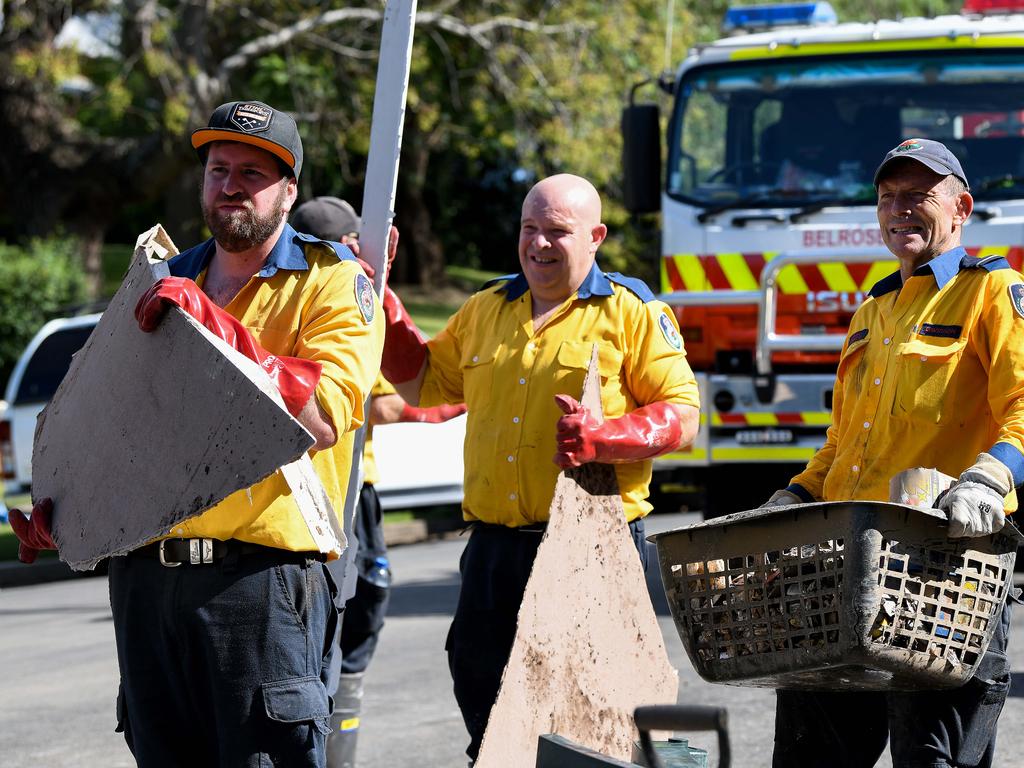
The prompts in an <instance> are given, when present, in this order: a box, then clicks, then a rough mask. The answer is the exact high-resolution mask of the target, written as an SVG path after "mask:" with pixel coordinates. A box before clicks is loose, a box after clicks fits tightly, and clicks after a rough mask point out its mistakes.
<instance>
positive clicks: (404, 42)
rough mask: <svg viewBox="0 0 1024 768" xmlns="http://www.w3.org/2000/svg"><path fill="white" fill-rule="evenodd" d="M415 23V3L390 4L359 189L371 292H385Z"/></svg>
mask: <svg viewBox="0 0 1024 768" xmlns="http://www.w3.org/2000/svg"><path fill="white" fill-rule="evenodd" d="M415 21H416V0H388V2H387V5H386V6H385V7H384V25H383V30H382V32H381V40H380V57H379V59H378V61H377V90H376V92H375V93H374V97H373V122H372V123H371V125H370V154H369V157H368V159H367V162H366V184H365V185H364V186H363V210H362V228H361V229H360V232H359V249H360V255H361V256H362V258H363V259H365V260H366V261H367V262H368V263H369V264H370V266H372V267H373V268H374V269H375V270H376V275H374V278H373V287H374V288H375V289H376V291H377V294H378V295H380V294H381V292H382V291H383V290H384V280H383V278H384V270H383V269H382V268H381V267H382V266H383V265H384V260H385V258H386V251H387V242H388V228H389V227H390V226H391V220H392V219H393V218H394V216H395V211H394V205H395V187H396V185H397V182H398V158H399V154H400V153H401V150H402V125H403V122H404V120H405V99H406V94H407V92H408V90H409V63H410V61H411V60H412V34H413V27H414V25H415Z"/></svg>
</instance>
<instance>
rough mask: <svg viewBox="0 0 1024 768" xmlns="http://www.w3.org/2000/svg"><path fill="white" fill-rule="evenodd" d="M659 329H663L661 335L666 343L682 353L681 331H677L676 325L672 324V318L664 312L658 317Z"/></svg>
mask: <svg viewBox="0 0 1024 768" xmlns="http://www.w3.org/2000/svg"><path fill="white" fill-rule="evenodd" d="M658 327H659V328H661V335H662V336H664V337H665V341H667V342H668V343H669V345H670V346H671V347H672V349H675V350H679V351H681V350H682V348H683V339H682V337H681V336H680V335H679V331H677V330H676V324H675V323H673V322H672V318H671V317H669V316H668V313H667V312H662V313H661V314H660V315H659V316H658Z"/></svg>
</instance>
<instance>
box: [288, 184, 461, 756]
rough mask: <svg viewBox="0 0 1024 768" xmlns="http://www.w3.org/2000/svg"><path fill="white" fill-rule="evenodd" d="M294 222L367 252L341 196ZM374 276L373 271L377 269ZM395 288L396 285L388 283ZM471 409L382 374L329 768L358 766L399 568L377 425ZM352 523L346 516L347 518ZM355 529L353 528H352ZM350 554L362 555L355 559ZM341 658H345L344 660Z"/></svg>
mask: <svg viewBox="0 0 1024 768" xmlns="http://www.w3.org/2000/svg"><path fill="white" fill-rule="evenodd" d="M291 224H292V226H293V227H294V228H295V229H296V230H298V231H299V232H307V233H309V234H311V235H314V236H316V237H318V238H320V239H321V240H329V241H330V240H333V241H337V242H340V243H342V244H343V245H346V246H348V247H349V248H351V249H352V250H353V251H354V252H355V253H356V254H358V253H359V242H358V240H359V229H360V226H361V224H362V222H361V221H360V218H359V216H358V215H357V214H356V212H355V209H354V208H352V206H351V205H349V204H348V203H347V202H346V201H345V200H341V199H339V198H337V197H327V196H324V197H316V198H314V199H312V200H309V201H308V202H305V203H303V204H302V205H300V206H299V207H298V208H296V209H295V212H294V213H293V214H292V219H291ZM392 231H393V232H395V233H396V234H395V235H394V236H392V237H390V238H389V241H388V251H389V253H388V262H389V263H390V262H391V261H393V260H394V257H395V250H396V248H397V247H398V238H397V230H395V229H393V230H392ZM370 276H371V277H372V275H370ZM386 290H388V291H390V288H388V289H386ZM465 412H466V406H465V405H464V404H461V403H460V404H459V405H439V406H436V407H434V408H417V407H415V406H411V405H409V404H408V403H407V402H405V400H403V399H402V398H401V396H400V395H398V394H397V393H396V392H395V388H394V387H393V386H391V384H390V383H389V382H388V380H387V379H385V378H384V376H382V375H378V376H377V380H376V382H374V385H373V389H372V390H371V392H370V413H369V426H368V429H367V430H366V442H365V444H364V446H363V467H362V468H363V483H362V486H361V489H360V491H359V499H358V500H357V501H356V506H355V514H354V523H353V524H354V529H355V530H354V536H353V537H352V538H354V539H355V541H353V540H352V538H350V539H349V548H348V551H347V552H346V553H345V555H346V556H345V557H342V558H340V559H338V560H333V561H331V563H330V564H329V565H328V568H329V569H330V571H331V573H332V574H333V575H334V578H335V581H336V582H338V583H339V584H345V585H346V587H347V585H349V584H351V585H352V587H351V589H348V588H345V589H344V591H339V593H338V596H337V600H336V604H337V607H338V610H339V611H341V612H342V614H341V615H342V622H341V633H340V635H339V636H338V648H339V650H340V652H341V653H340V654H335V656H334V660H335V664H334V665H333V666H334V667H337V668H336V669H332V671H331V672H330V673H329V675H328V683H327V692H328V693H329V694H330V695H331V696H332V697H334V714H333V715H332V716H331V733H330V734H329V735H328V737H327V768H352V767H353V766H355V764H356V741H357V739H358V735H359V725H360V717H359V713H360V711H361V709H362V699H363V676H364V675H365V673H366V669H367V667H368V666H369V664H370V659H371V658H373V652H374V650H376V648H377V639H378V637H379V636H380V631H381V629H382V628H383V626H384V615H385V613H386V611H387V603H388V594H389V586H390V581H391V572H390V567H389V564H388V551H387V545H386V544H385V541H384V530H383V527H382V525H381V506H380V498H379V497H378V496H377V490H376V488H375V487H374V486H375V485H376V483H377V482H378V481H379V480H380V474H379V472H378V470H377V463H376V461H375V460H374V455H373V427H374V426H375V425H378V424H395V423H399V422H421V423H430V424H438V423H441V422H445V421H448V420H450V419H453V418H455V417H456V416H459V415H461V414H463V413H465ZM347 522H348V521H347V520H346V523H347ZM347 533H348V529H346V534H347ZM349 553H353V555H354V557H352V558H349V557H348V555H349ZM347 562H354V566H355V572H356V574H357V576H356V578H345V571H346V563H347ZM339 656H340V658H339Z"/></svg>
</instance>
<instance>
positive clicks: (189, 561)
mask: <svg viewBox="0 0 1024 768" xmlns="http://www.w3.org/2000/svg"><path fill="white" fill-rule="evenodd" d="M129 554H130V555H138V556H140V557H150V558H154V559H156V560H159V561H160V564H161V565H165V566H167V567H168V568H176V567H178V566H179V565H210V564H212V563H216V562H219V561H220V560H223V559H224V558H225V557H227V556H228V555H234V556H236V557H252V556H259V557H265V558H268V559H273V560H276V561H278V562H299V561H302V560H319V561H320V562H324V561H325V560H326V559H327V556H326V555H325V554H323V553H322V552H291V551H289V550H287V549H278V548H277V547H265V546H263V545H262V544H250V543H249V542H247V541H238V540H237V539H228V540H227V541H221V540H220V539H161V540H160V541H154V542H153V543H152V544H147V545H146V546H144V547H139V548H138V549H134V550H132V551H131V552H130V553H129Z"/></svg>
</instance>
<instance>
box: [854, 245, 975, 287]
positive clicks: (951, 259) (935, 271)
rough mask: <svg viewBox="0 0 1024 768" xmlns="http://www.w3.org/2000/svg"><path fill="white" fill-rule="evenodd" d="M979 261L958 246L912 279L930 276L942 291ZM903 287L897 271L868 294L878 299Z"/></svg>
mask: <svg viewBox="0 0 1024 768" xmlns="http://www.w3.org/2000/svg"><path fill="white" fill-rule="evenodd" d="M978 261H979V260H978V259H977V258H975V257H973V256H968V255H967V251H965V250H964V248H963V246H960V245H958V246H957V247H956V248H951V249H950V250H948V251H946V252H945V253H942V254H940V255H938V256H936V257H935V258H934V259H932V260H931V261H929V262H927V263H926V264H922V265H921V266H920V267H918V268H917V269H915V270H914V274H913V275H912V277H920V276H924V275H928V274H930V275H931V276H932V277H933V278H934V279H935V286H936V287H937V288H938V289H939V290H940V291H941V290H942V289H943V288H945V287H946V285H947V284H948V283H949V281H950V280H952V279H953V278H954V277H956V276H957V274H958V273H959V272H960V270H962V269H970V268H971V267H975V266H977V264H978ZM902 287H903V278H902V277H901V276H900V272H899V270H897V271H896V272H894V273H893V274H891V275H889V276H888V277H884V278H882V279H881V280H879V281H878V282H877V283H875V284H874V286H872V288H871V290H870V291H869V292H868V295H869V296H873V297H874V298H876V299H877V298H878V297H879V296H884V295H885V294H887V293H890V292H892V291H897V290H899V289H900V288H902Z"/></svg>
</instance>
